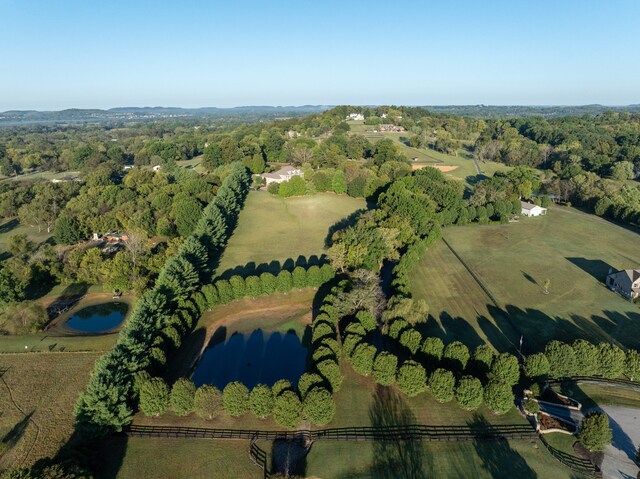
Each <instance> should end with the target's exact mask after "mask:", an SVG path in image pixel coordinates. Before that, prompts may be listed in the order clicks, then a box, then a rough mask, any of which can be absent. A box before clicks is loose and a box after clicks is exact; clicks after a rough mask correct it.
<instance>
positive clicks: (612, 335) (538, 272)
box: [413, 207, 640, 351]
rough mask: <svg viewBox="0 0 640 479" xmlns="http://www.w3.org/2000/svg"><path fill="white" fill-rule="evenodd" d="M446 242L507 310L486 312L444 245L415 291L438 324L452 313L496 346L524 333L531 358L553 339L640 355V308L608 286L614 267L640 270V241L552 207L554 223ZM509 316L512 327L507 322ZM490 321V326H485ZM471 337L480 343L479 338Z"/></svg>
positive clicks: (481, 230)
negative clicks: (546, 284)
mask: <svg viewBox="0 0 640 479" xmlns="http://www.w3.org/2000/svg"><path fill="white" fill-rule="evenodd" d="M444 236H445V239H446V240H447V241H448V242H449V243H450V244H451V245H452V247H453V248H454V249H455V250H456V251H457V253H458V254H459V255H460V256H461V257H462V258H463V260H464V261H465V262H466V263H467V264H468V265H469V266H470V267H471V269H472V270H473V271H474V272H475V273H476V274H477V275H478V276H479V277H480V278H481V280H482V281H483V282H484V284H486V285H487V286H488V288H489V290H490V291H491V292H492V293H493V295H494V296H495V297H496V299H497V300H498V302H499V304H500V306H501V309H502V310H501V311H497V310H496V309H495V308H493V307H492V306H487V305H490V301H489V299H488V297H487V296H486V295H484V294H482V291H481V290H480V289H479V288H477V285H476V284H475V282H474V279H473V277H472V276H471V275H470V274H469V273H468V272H466V271H465V270H464V267H463V266H462V265H460V264H456V261H455V258H454V257H453V256H452V255H451V254H449V253H448V252H447V251H446V247H445V246H444V245H441V244H439V245H436V246H435V247H433V248H432V249H430V250H429V251H428V252H427V254H426V255H425V258H424V259H423V261H422V263H421V265H420V266H419V267H418V268H417V269H416V271H415V272H414V284H413V291H414V294H415V295H416V296H417V297H422V298H425V299H426V300H427V302H429V303H430V304H431V305H432V308H431V313H432V315H433V316H434V317H436V318H438V317H440V315H441V314H443V313H445V314H446V315H450V316H452V317H454V318H459V319H456V320H455V321H453V323H454V324H457V325H458V328H459V329H460V328H461V329H463V330H467V331H470V328H469V326H471V328H473V330H475V333H477V335H478V336H480V337H483V336H484V337H488V338H489V339H490V341H491V342H492V343H493V344H494V345H496V346H497V347H500V346H499V344H501V343H498V342H496V341H498V340H499V339H500V334H499V333H503V334H504V335H506V336H507V337H513V336H514V334H515V336H518V335H519V334H520V332H522V334H524V342H525V348H524V349H525V351H528V350H538V349H540V348H542V347H543V346H544V345H545V344H546V343H547V342H548V341H549V340H551V339H554V338H555V339H561V340H565V341H573V340H574V339H576V338H586V339H590V340H591V341H595V342H599V341H614V342H616V343H618V344H621V345H624V346H628V347H634V348H639V347H640V309H639V307H638V306H637V305H634V304H632V303H630V302H629V301H626V300H625V299H624V298H622V297H621V296H619V295H617V294H614V293H612V292H611V291H609V290H608V289H607V288H606V287H605V285H604V279H605V277H606V275H607V272H608V271H609V268H610V267H611V268H614V269H625V268H637V267H638V266H639V265H640V256H639V251H638V240H639V239H640V238H639V237H638V235H637V234H636V233H634V232H631V231H628V230H626V229H623V228H620V227H618V226H616V225H613V224H611V223H608V222H606V221H604V220H602V219H600V218H598V217H596V216H593V215H588V214H584V213H581V212H579V211H576V210H573V209H570V208H562V207H553V208H551V209H550V211H549V214H548V215H547V216H546V217H538V218H522V219H520V221H519V222H518V223H512V224H509V225H489V226H469V227H451V228H447V229H446V231H445V235H444ZM545 279H549V280H550V281H551V286H550V288H549V290H550V294H548V295H545V294H543V290H542V287H541V284H542V283H543V281H544V280H545ZM443 296H444V297H445V298H446V299H443ZM505 313H506V314H507V315H508V317H509V318H510V320H511V322H508V321H505V319H504V318H506V316H505ZM486 314H489V317H487V319H488V321H484V320H483V319H482V318H483V317H485V316H486ZM463 321H466V323H467V324H468V325H466V324H464V322H463ZM492 322H493V323H494V326H495V327H494V326H492V325H491V324H490V323H492ZM511 324H513V325H514V326H515V329H516V331H515V333H514V328H513V327H512V326H511ZM443 327H444V328H445V331H446V325H443ZM496 327H497V329H498V330H499V332H498V331H496ZM490 332H491V333H492V335H490V334H489V333H490ZM469 335H470V336H471V338H472V339H473V337H474V336H473V333H469ZM469 335H468V336H467V337H469Z"/></svg>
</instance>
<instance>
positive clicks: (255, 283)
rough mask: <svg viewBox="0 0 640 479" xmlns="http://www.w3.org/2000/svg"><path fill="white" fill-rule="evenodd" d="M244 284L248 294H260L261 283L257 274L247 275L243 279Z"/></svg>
mask: <svg viewBox="0 0 640 479" xmlns="http://www.w3.org/2000/svg"><path fill="white" fill-rule="evenodd" d="M244 285H245V288H246V292H247V295H248V296H251V297H252V298H257V297H258V296H260V295H261V294H262V284H261V282H260V278H259V277H258V276H249V277H247V278H246V279H245V280H244Z"/></svg>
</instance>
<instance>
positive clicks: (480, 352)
mask: <svg viewBox="0 0 640 479" xmlns="http://www.w3.org/2000/svg"><path fill="white" fill-rule="evenodd" d="M494 356H495V355H494V354H493V350H492V349H491V348H490V347H489V346H488V345H486V344H481V345H480V346H478V347H477V348H476V349H475V350H474V351H473V367H474V369H475V370H476V371H477V372H478V374H481V375H486V374H488V373H489V369H490V368H491V363H493V358H494Z"/></svg>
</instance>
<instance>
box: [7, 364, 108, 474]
mask: <svg viewBox="0 0 640 479" xmlns="http://www.w3.org/2000/svg"><path fill="white" fill-rule="evenodd" d="M98 357H100V353H38V354H0V369H1V370H2V372H3V373H2V378H1V379H0V404H2V414H1V415H0V437H2V438H3V439H2V443H1V445H2V449H0V469H4V468H9V467H17V466H20V465H23V466H27V465H30V464H32V463H33V462H35V461H36V460H38V459H41V458H43V457H46V456H54V455H55V454H56V452H57V451H58V449H59V448H60V447H61V446H62V445H64V444H65V443H66V442H67V441H68V440H69V438H70V437H71V435H72V433H73V423H74V417H73V406H74V404H75V402H76V400H77V398H78V394H79V393H80V391H81V390H82V388H84V386H85V384H86V382H87V380H88V379H89V374H90V372H91V371H92V370H93V367H94V364H95V361H96V360H97V359H98Z"/></svg>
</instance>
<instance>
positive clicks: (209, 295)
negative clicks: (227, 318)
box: [201, 284, 220, 308]
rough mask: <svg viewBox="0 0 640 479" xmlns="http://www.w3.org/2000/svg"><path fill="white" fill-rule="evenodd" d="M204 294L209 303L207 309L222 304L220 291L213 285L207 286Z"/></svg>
mask: <svg viewBox="0 0 640 479" xmlns="http://www.w3.org/2000/svg"><path fill="white" fill-rule="evenodd" d="M201 291H202V294H203V295H204V298H205V300H206V302H207V308H212V307H214V306H216V305H217V304H218V303H219V302H220V298H219V297H218V290H217V289H216V288H215V286H214V285H212V284H205V285H204V286H203V287H202V290H201Z"/></svg>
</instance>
